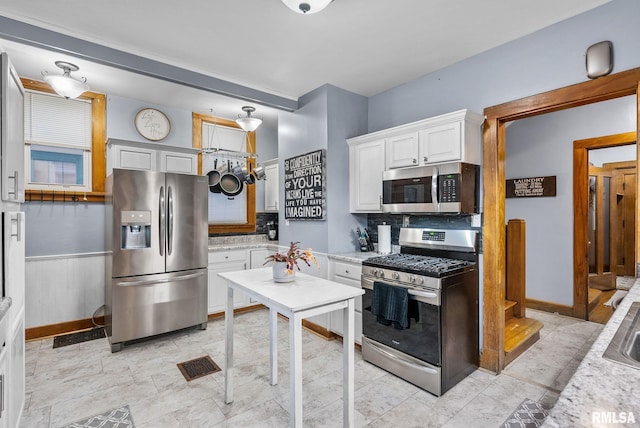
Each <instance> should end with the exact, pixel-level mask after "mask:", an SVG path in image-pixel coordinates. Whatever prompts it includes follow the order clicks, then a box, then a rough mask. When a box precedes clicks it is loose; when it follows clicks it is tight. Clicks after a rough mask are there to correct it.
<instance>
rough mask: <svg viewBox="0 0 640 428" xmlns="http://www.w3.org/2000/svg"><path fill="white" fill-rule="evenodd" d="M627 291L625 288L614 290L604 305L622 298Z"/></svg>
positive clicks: (609, 304)
mask: <svg viewBox="0 0 640 428" xmlns="http://www.w3.org/2000/svg"><path fill="white" fill-rule="evenodd" d="M627 293H628V291H626V290H616V292H615V293H613V296H611V298H610V299H609V300H607V303H605V304H604V306H611V305H612V304H613V303H614V302H616V301H618V300H622V298H623V297H624V296H626V295H627Z"/></svg>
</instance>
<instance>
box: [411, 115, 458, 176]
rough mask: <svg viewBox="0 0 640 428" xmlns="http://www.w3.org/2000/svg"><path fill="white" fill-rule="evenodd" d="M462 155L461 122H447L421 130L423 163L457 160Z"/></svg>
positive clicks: (421, 156)
mask: <svg viewBox="0 0 640 428" xmlns="http://www.w3.org/2000/svg"><path fill="white" fill-rule="evenodd" d="M461 155H462V133H461V122H459V121H458V122H453V123H447V124H444V125H439V126H434V127H432V128H428V129H424V130H422V131H420V158H421V159H422V162H421V164H422V165H428V164H432V163H438V162H447V161H457V160H460V159H461Z"/></svg>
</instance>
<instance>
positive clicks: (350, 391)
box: [342, 299, 355, 427]
mask: <svg viewBox="0 0 640 428" xmlns="http://www.w3.org/2000/svg"><path fill="white" fill-rule="evenodd" d="M342 311H343V326H342V327H343V332H344V336H343V337H342V384H343V391H342V402H343V409H342V426H343V427H353V426H355V425H354V424H355V408H354V404H353V396H354V393H355V363H354V356H355V351H354V340H355V332H354V324H355V320H354V318H355V315H354V299H349V300H347V307H346V308H344V309H343V310H342Z"/></svg>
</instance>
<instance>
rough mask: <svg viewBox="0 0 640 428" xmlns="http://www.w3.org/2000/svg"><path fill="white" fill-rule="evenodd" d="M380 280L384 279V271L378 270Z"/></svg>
mask: <svg viewBox="0 0 640 428" xmlns="http://www.w3.org/2000/svg"><path fill="white" fill-rule="evenodd" d="M378 276H379V277H380V278H384V271H383V270H382V269H380V275H378Z"/></svg>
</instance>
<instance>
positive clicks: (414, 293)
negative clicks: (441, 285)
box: [408, 289, 438, 299]
mask: <svg viewBox="0 0 640 428" xmlns="http://www.w3.org/2000/svg"><path fill="white" fill-rule="evenodd" d="M408 293H409V294H411V295H412V296H416V297H424V298H425V299H437V298H438V295H437V294H436V293H430V292H428V291H417V290H412V289H409V290H408Z"/></svg>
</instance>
